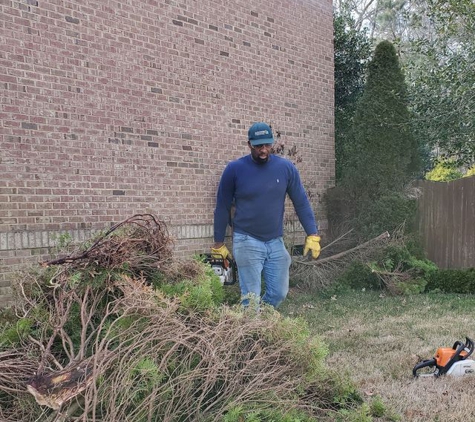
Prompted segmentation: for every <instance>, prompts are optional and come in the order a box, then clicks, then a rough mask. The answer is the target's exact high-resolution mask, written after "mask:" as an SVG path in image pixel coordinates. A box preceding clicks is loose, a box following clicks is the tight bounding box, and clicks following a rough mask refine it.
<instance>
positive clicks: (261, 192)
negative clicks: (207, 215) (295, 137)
mask: <svg viewBox="0 0 475 422" xmlns="http://www.w3.org/2000/svg"><path fill="white" fill-rule="evenodd" d="M286 194H289V197H290V199H291V200H292V203H293V205H294V208H295V211H296V213H297V216H298V218H299V220H300V223H301V224H302V226H303V228H304V230H305V232H306V233H307V235H309V234H316V233H317V232H318V231H317V223H316V221H315V216H314V214H313V211H312V208H311V206H310V203H309V201H308V198H307V195H306V193H305V189H304V188H303V186H302V183H301V181H300V176H299V173H298V171H297V169H296V167H295V166H294V164H292V163H291V162H290V161H289V160H287V159H285V158H282V157H279V156H277V155H270V156H269V160H268V161H267V162H266V163H264V164H259V163H256V162H255V161H254V160H253V159H252V157H251V155H246V156H244V157H242V158H239V159H237V160H235V161H232V162H230V163H229V164H228V165H227V166H226V168H225V169H224V172H223V175H222V177H221V181H220V183H219V187H218V193H217V200H216V209H215V211H214V241H215V242H223V241H224V236H225V232H226V226H227V225H228V224H230V225H232V226H233V230H234V231H235V232H237V233H242V234H247V235H249V236H252V237H254V238H256V239H259V240H262V241H268V240H271V239H275V238H276V237H279V236H282V235H283V232H284V227H283V224H284V208H285V197H286ZM233 201H234V205H235V207H236V209H235V214H234V220H233V221H232V223H231V218H230V215H231V205H232V203H233Z"/></svg>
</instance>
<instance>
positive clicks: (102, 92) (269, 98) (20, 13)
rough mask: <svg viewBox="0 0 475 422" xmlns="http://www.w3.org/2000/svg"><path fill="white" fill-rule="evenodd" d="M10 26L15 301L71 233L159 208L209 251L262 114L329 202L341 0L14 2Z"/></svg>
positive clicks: (5, 37) (1, 233)
mask: <svg viewBox="0 0 475 422" xmlns="http://www.w3.org/2000/svg"><path fill="white" fill-rule="evenodd" d="M0 28H1V31H0V42H1V52H0V89H1V91H2V94H1V106H2V107H1V112H0V119H1V126H0V131H1V132H0V142H1V146H0V152H1V160H0V258H1V263H0V266H1V267H0V303H1V301H2V300H3V301H4V300H5V297H6V296H7V295H8V293H9V286H10V282H11V277H12V271H13V270H15V269H18V268H21V267H22V266H23V265H24V264H25V263H29V262H36V261H38V260H39V259H42V257H44V256H45V255H46V254H48V253H49V248H51V247H52V246H54V242H55V241H54V238H55V236H56V237H57V235H58V233H61V232H64V231H69V232H70V233H71V234H72V236H73V237H74V238H75V239H78V240H81V239H83V238H87V236H88V234H90V232H91V231H93V230H95V229H102V228H104V227H106V226H108V225H109V224H110V223H113V222H118V221H121V220H123V219H125V218H127V217H130V216H131V215H133V214H135V213H142V212H152V213H154V214H156V215H157V216H158V217H159V218H160V219H162V220H164V221H166V222H167V224H168V225H169V229H170V231H171V232H172V233H173V234H175V235H176V238H177V242H176V243H177V251H178V252H179V253H182V254H186V253H191V252H195V251H200V250H201V251H203V250H207V248H208V246H209V244H210V242H211V235H212V214H213V207H214V200H215V192H216V187H217V184H218V181H219V176H220V174H221V172H222V170H223V168H224V166H225V164H226V163H227V162H228V161H229V160H231V159H234V158H237V157H240V156H242V155H243V154H247V153H248V149H247V145H246V134H247V129H248V127H249V125H250V124H251V123H253V122H254V121H259V120H264V121H266V122H268V123H270V124H272V126H273V128H274V130H276V131H279V132H280V133H281V134H282V140H283V141H284V142H285V143H286V146H289V147H290V146H293V145H295V146H296V147H297V150H298V152H299V155H300V156H301V157H302V162H301V163H299V164H298V166H299V169H300V171H301V174H302V178H303V179H304V181H305V183H306V184H307V185H308V186H309V187H310V190H311V191H312V193H314V195H313V198H314V199H313V201H314V205H315V207H316V209H317V210H318V209H319V207H318V197H319V195H320V194H321V193H323V192H324V190H325V189H326V188H327V187H329V186H332V185H333V182H334V140H333V46H332V31H333V29H332V1H331V0H292V1H270V0H260V1H258V2H256V1H251V0H234V1H228V0H199V1H197V0H185V1H183V2H175V1H173V0H165V1H159V0H121V1H117V0H115V1H113V0H81V1H66V0H20V1H17V0H11V1H9V0H3V1H0ZM186 239H191V240H186Z"/></svg>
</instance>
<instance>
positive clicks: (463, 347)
mask: <svg viewBox="0 0 475 422" xmlns="http://www.w3.org/2000/svg"><path fill="white" fill-rule="evenodd" d="M469 342H470V343H471V350H470V344H469ZM452 348H453V349H454V350H455V352H454V354H453V355H452V357H451V358H450V360H449V361H448V362H447V363H446V364H445V366H443V367H442V368H439V370H440V374H439V375H443V374H445V373H446V372H447V371H448V370H449V369H450V368H451V367H452V365H453V364H454V363H455V362H458V361H460V360H464V359H467V358H468V357H469V356H470V355H471V354H472V352H473V341H472V340H470V339H469V338H468V337H466V341H465V343H462V342H461V341H456V342H455V343H454V345H453V347H452ZM463 351H465V352H466V355H464V356H462V352H463Z"/></svg>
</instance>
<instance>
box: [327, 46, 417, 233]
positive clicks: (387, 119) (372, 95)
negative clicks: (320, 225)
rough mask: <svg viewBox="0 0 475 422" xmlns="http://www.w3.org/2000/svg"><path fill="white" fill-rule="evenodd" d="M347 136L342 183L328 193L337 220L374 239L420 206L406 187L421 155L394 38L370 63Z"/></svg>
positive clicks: (329, 208)
mask: <svg viewBox="0 0 475 422" xmlns="http://www.w3.org/2000/svg"><path fill="white" fill-rule="evenodd" d="M346 140H347V143H346V144H345V145H344V154H343V155H344V162H343V163H341V164H340V166H341V167H340V168H341V172H342V176H341V179H340V181H339V182H340V183H339V185H338V186H337V187H336V188H335V189H333V190H331V191H330V192H328V194H327V195H326V205H327V214H328V217H329V220H330V223H331V225H332V226H333V227H338V226H342V225H346V226H347V227H348V226H349V227H352V228H353V229H355V230H356V231H357V232H358V235H359V236H360V239H368V238H371V237H374V236H377V235H378V234H380V233H381V231H385V230H389V231H391V230H394V229H395V228H396V227H397V226H399V225H400V224H401V223H403V222H404V221H407V220H410V219H411V216H412V215H413V212H414V207H413V206H412V203H411V200H409V199H407V198H406V197H405V195H404V188H405V186H406V185H407V183H408V182H409V181H410V180H412V179H413V178H414V176H415V175H416V174H417V173H418V172H419V168H420V165H421V160H420V154H419V148H418V145H417V142H416V140H415V138H414V136H413V133H412V126H411V114H410V111H409V109H408V101H407V89H406V85H405V81H404V75H403V73H402V71H401V68H400V65H399V60H398V57H397V55H396V50H395V48H394V46H393V44H391V43H390V42H388V41H383V42H381V43H380V44H378V46H377V47H376V50H375V52H374V57H373V59H372V60H371V62H370V63H369V67H368V74H367V80H366V84H365V87H364V92H363V94H362V96H361V98H360V100H359V101H358V103H357V105H356V111H355V115H354V118H353V120H352V126H351V132H350V133H349V135H348V138H347V139H346ZM383 211H384V212H383ZM368 219H369V220H370V221H368Z"/></svg>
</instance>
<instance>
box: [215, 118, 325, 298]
mask: <svg viewBox="0 0 475 422" xmlns="http://www.w3.org/2000/svg"><path fill="white" fill-rule="evenodd" d="M248 139H249V142H248V145H249V148H250V152H251V153H250V154H249V155H246V156H244V157H241V158H240V159H238V160H235V161H232V162H230V163H229V164H228V165H227V166H226V168H225V170H224V172H223V174H222V176H221V181H220V183H219V187H218V193H217V200H216V209H215V211H214V241H215V244H214V246H213V247H212V248H211V254H212V255H221V256H223V257H224V258H226V257H227V256H228V255H230V253H229V251H228V249H227V248H226V245H225V244H224V237H225V232H226V227H227V225H228V223H229V224H230V225H232V228H233V255H234V259H235V261H236V265H237V268H238V274H239V284H240V288H241V297H242V303H243V305H248V304H249V299H251V298H253V297H254V298H256V299H257V300H260V297H261V276H263V277H264V283H265V293H264V296H263V297H262V301H263V302H265V303H268V304H270V305H272V306H273V307H277V306H279V304H280V303H281V302H282V301H283V300H284V299H285V297H286V296H287V292H288V290H289V268H290V263H291V258H290V255H289V253H288V252H287V249H286V248H285V245H284V241H283V231H284V227H283V226H284V205H285V198H286V195H287V194H288V195H289V197H290V199H291V200H292V203H293V205H294V208H295V211H296V213H297V216H298V218H299V220H300V223H301V224H302V226H303V228H304V230H305V232H306V234H307V237H306V240H305V247H304V256H305V255H307V253H308V252H309V251H311V252H312V257H313V258H314V259H316V258H318V255H319V254H320V236H319V235H318V229H317V223H316V221H315V216H314V214H313V211H312V208H311V206H310V203H309V201H308V198H307V195H306V193H305V189H304V187H303V186H302V183H301V181H300V175H299V173H298V171H297V169H296V167H295V166H294V165H293V164H292V163H291V162H290V161H289V160H287V159H285V158H282V157H279V156H277V155H273V154H271V149H272V145H273V144H274V136H273V134H272V130H271V128H270V127H269V126H268V125H267V124H266V123H263V122H259V123H255V124H253V125H252V126H251V127H250V128H249V131H248ZM233 201H234V205H235V214H234V219H233V221H232V223H231V221H230V220H231V219H230V215H231V205H232V204H233Z"/></svg>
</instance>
